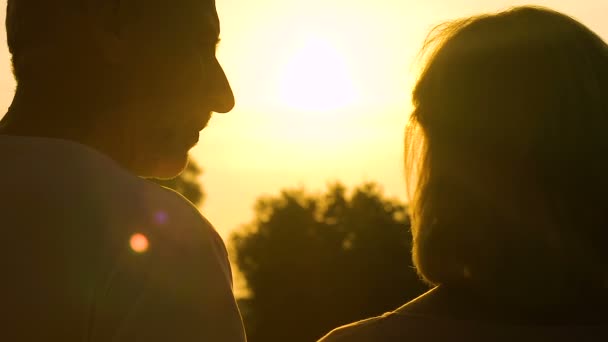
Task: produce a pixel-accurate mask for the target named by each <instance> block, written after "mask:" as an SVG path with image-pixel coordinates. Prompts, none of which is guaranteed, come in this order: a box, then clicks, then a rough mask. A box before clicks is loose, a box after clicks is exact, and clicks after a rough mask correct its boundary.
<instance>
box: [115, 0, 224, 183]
mask: <svg viewBox="0 0 608 342" xmlns="http://www.w3.org/2000/svg"><path fill="white" fill-rule="evenodd" d="M138 30H141V32H135V33H134V34H133V35H132V36H130V37H131V38H133V39H134V40H137V42H134V44H133V47H134V49H133V54H132V56H131V57H133V58H131V59H130V63H129V64H128V65H126V69H128V70H127V74H128V75H129V77H128V80H127V82H128V83H129V84H128V87H127V96H126V98H127V102H128V106H129V113H130V115H132V118H131V120H130V126H131V129H132V130H131V132H132V134H133V136H132V137H131V139H133V140H134V144H133V145H134V151H133V153H134V156H133V161H132V162H133V165H132V168H133V169H134V170H135V171H136V172H137V173H138V174H140V175H143V176H152V177H159V178H167V177H172V176H175V175H176V174H178V173H179V172H181V170H182V169H183V168H184V167H185V165H186V162H187V155H188V151H189V150H190V149H191V148H192V147H193V146H194V145H195V144H196V143H197V142H198V137H199V132H200V131H201V130H202V129H203V128H204V127H205V126H206V125H207V122H208V121H209V120H210V118H211V113H212V112H218V113H226V112H229V111H230V110H231V109H232V108H233V106H234V97H233V94H232V90H231V88H230V85H229V82H228V80H227V78H226V76H225V74H224V71H223V69H222V67H221V66H220V64H219V62H218V60H217V59H216V57H215V50H216V46H217V43H218V41H219V34H220V26H219V19H218V16H217V12H216V9H215V4H214V2H213V1H191V0H183V1H175V2H174V3H172V4H171V5H170V6H168V7H165V8H158V11H152V13H151V14H150V16H149V17H148V18H147V20H145V22H144V25H143V26H142V27H140V28H138Z"/></svg>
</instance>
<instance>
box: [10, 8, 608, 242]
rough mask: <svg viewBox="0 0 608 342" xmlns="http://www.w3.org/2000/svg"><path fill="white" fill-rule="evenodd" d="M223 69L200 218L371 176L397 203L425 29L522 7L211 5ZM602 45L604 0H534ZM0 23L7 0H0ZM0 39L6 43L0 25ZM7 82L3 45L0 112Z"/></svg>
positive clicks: (243, 211)
mask: <svg viewBox="0 0 608 342" xmlns="http://www.w3.org/2000/svg"><path fill="white" fill-rule="evenodd" d="M216 3H217V7H218V12H219V15H220V20H221V24H222V33H221V39H222V42H221V44H220V47H219V50H218V56H219V59H220V62H221V63H222V64H223V66H224V69H225V71H226V73H227V75H228V78H229V80H230V81H231V84H232V87H233V90H234V93H235V97H236V101H237V105H236V107H235V109H234V110H233V111H232V112H230V113H228V114H225V115H216V116H215V117H214V118H213V119H212V121H211V123H210V125H209V127H208V128H207V129H205V130H204V131H203V133H202V135H201V140H200V143H199V146H197V147H196V148H194V149H193V151H192V155H193V157H194V158H195V159H196V160H197V161H198V162H199V164H201V166H202V167H203V168H204V170H205V172H204V175H203V176H202V182H203V185H204V188H205V191H206V193H207V199H206V201H205V204H204V206H203V208H202V211H203V213H204V214H205V215H206V216H207V217H208V218H209V219H210V221H211V222H213V223H214V224H215V226H216V228H217V229H218V231H219V232H220V233H221V234H222V236H224V237H227V236H228V234H229V232H230V231H231V230H232V229H234V228H236V227H238V226H239V225H241V224H243V223H246V222H248V221H250V220H251V219H252V218H253V209H252V208H253V204H254V202H255V199H256V198H257V197H258V196H260V195H262V194H276V193H278V191H279V190H280V189H282V188H285V187H298V186H304V187H306V188H308V189H310V190H312V191H321V190H323V189H324V187H325V184H326V183H327V182H328V181H333V180H340V181H342V182H344V183H346V184H347V185H356V184H359V183H361V182H363V181H377V182H379V183H380V184H381V185H382V186H383V187H384V189H385V192H386V193H387V194H388V195H390V196H394V197H398V198H401V199H405V184H404V181H403V176H402V169H403V168H402V147H403V146H402V144H403V143H402V140H403V131H404V125H405V123H406V120H407V115H408V112H409V110H410V92H411V87H412V84H413V82H414V80H415V76H416V65H415V61H416V60H415V57H416V54H417V52H418V50H419V48H420V47H421V45H422V42H423V40H424V38H425V36H426V34H427V32H428V30H429V29H430V28H431V27H433V26H434V25H436V24H439V23H441V22H443V21H445V20H449V19H455V18H458V17H462V16H467V15H472V14H478V13H482V12H492V11H497V10H501V9H506V8H508V7H510V6H514V5H522V4H530V2H528V1H509V0H424V1H421V0H216ZM533 4H537V5H543V6H548V7H551V8H553V9H556V10H558V11H562V12H565V13H567V14H569V15H572V16H573V17H575V18H577V19H578V20H580V21H582V22H583V23H584V24H586V25H587V26H589V27H590V28H591V29H593V30H595V31H596V32H597V33H598V34H599V35H600V36H602V37H603V38H604V39H608V22H606V21H605V18H604V17H605V15H606V13H608V1H606V0H539V1H535V2H534V3H533ZM0 5H1V6H2V8H3V10H2V16H1V18H0V19H2V22H4V9H5V8H6V0H0ZM2 31H3V32H2V35H3V36H5V33H4V29H3V28H2ZM13 90H14V81H13V79H12V75H11V73H10V64H9V55H8V52H7V49H6V43H5V39H2V46H1V47H0V108H1V109H0V112H2V113H3V112H4V111H5V108H6V107H7V106H8V105H9V104H10V101H11V98H12V93H13ZM1 115H2V114H0V116H1Z"/></svg>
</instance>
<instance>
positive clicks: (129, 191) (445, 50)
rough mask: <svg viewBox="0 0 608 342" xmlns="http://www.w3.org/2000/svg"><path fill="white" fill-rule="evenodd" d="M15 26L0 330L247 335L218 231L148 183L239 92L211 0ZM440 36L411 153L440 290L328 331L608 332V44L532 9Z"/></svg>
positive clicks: (113, 7) (85, 337)
mask: <svg viewBox="0 0 608 342" xmlns="http://www.w3.org/2000/svg"><path fill="white" fill-rule="evenodd" d="M6 26H7V35H8V44H9V49H10V52H11V54H12V62H13V69H14V75H15V78H16V80H17V89H16V93H15V97H14V100H13V103H12V105H11V107H10V109H9V110H8V113H7V114H6V116H5V117H4V118H3V119H2V121H1V123H0V160H1V161H2V168H1V169H0V170H1V171H0V175H2V177H1V178H0V188H1V189H2V195H1V196H0V202H1V203H0V218H1V220H2V221H0V222H2V223H1V226H2V228H3V229H2V230H3V233H2V239H3V242H4V247H3V249H2V250H1V252H0V253H2V254H1V259H2V265H3V268H2V269H3V272H4V276H3V280H2V282H1V283H2V285H1V286H2V293H3V300H2V304H3V312H4V315H3V319H2V324H3V326H2V329H0V340H2V341H66V342H67V341H220V342H224V341H226V342H231V341H245V339H246V338H245V332H244V329H243V325H242V322H241V317H240V314H239V311H238V308H237V306H236V303H235V300H234V297H233V294H232V274H231V270H230V265H229V263H228V258H227V253H226V249H225V247H224V243H223V242H222V240H221V239H220V238H219V236H218V234H217V233H216V232H215V230H214V229H213V227H212V226H211V224H210V223H209V222H207V221H206V220H205V219H204V218H203V217H202V216H201V215H200V213H199V212H198V210H197V209H196V208H195V207H194V206H192V205H191V204H190V203H188V202H187V201H186V200H185V199H184V198H182V197H181V196H179V195H178V194H176V193H174V192H172V191H171V190H168V189H165V188H161V187H159V186H157V185H155V184H153V183H151V182H148V181H146V180H144V179H143V178H140V177H138V176H146V177H157V178H162V177H165V178H166V177H172V176H175V175H177V174H179V172H181V170H182V169H183V167H184V165H185V164H186V163H187V156H188V151H189V150H190V148H192V147H193V146H194V145H195V144H196V142H197V140H198V139H197V137H198V133H199V131H200V130H202V129H203V128H204V127H205V125H206V124H207V122H208V121H209V119H210V118H211V113H212V112H220V113H223V112H228V111H230V110H231V109H232V107H233V105H234V99H233V95H232V92H231V89H230V86H229V84H228V81H227V79H226V77H225V75H224V72H223V70H222V68H221V67H220V65H219V63H218V61H217V59H216V58H215V46H216V44H217V41H218V36H219V33H220V26H219V21H218V17H217V14H216V10H215V3H214V1H213V0H172V1H168V0H148V1H144V0H123V1H119V0H106V1H102V0H82V1H68V0H58V1H48V0H8V8H7V21H6ZM425 50H426V51H427V52H428V54H427V55H428V61H427V62H426V67H425V68H424V71H423V73H422V75H421V77H420V79H419V81H418V84H417V85H416V88H415V90H414V97H413V99H414V104H415V110H414V112H413V113H412V115H411V117H410V123H409V125H408V130H407V137H406V141H407V143H406V162H407V165H408V167H407V178H408V183H409V184H410V190H411V195H412V196H411V198H412V202H411V215H412V222H413V226H412V232H413V237H414V247H413V248H414V249H413V255H414V262H415V264H416V267H417V269H418V272H419V273H420V275H421V277H422V278H423V279H424V280H426V281H427V282H428V283H429V285H430V286H431V287H433V289H432V290H430V291H429V292H428V293H426V294H425V295H423V296H421V297H420V298H418V299H416V300H414V301H412V302H410V303H407V304H406V305H404V306H402V307H401V308H399V309H397V310H395V311H394V312H390V313H387V314H385V315H383V316H381V317H376V318H371V319H368V320H365V321H362V322H358V323H354V324H352V325H349V326H346V327H342V328H339V329H336V330H335V331H333V332H332V333H330V334H329V335H328V336H326V337H325V338H323V339H322V341H324V342H333V341H410V340H412V341H416V340H420V341H444V340H454V341H496V340H509V341H510V340H520V341H525V340H547V341H549V340H551V341H553V340H569V341H570V340H579V341H580V340H585V339H586V340H591V339H597V340H603V339H604V338H606V332H605V331H603V330H604V329H603V327H605V324H606V319H607V315H606V309H605V304H606V298H605V297H606V291H607V285H608V281H607V280H608V277H607V273H608V263H607V262H608V256H607V249H606V248H605V247H606V238H607V234H608V226H607V225H606V223H605V221H606V218H605V215H606V213H608V200H606V198H605V196H606V193H608V180H607V179H608V178H607V175H608V162H607V161H605V157H606V155H607V154H608V139H607V138H606V129H607V127H608V96H607V95H608V94H607V92H608V46H607V45H606V44H605V43H604V42H603V41H602V40H601V39H600V38H599V37H598V36H597V35H595V34H594V33H593V32H591V31H590V30H589V29H587V28H586V27H585V26H583V25H581V24H580V23H578V22H576V21H575V20H573V19H571V18H569V17H567V16H565V15H562V14H559V13H556V12H552V11H550V10H546V9H539V8H530V7H526V8H516V9H513V10H510V11H506V12H502V13H499V14H496V15H486V16H480V17H473V18H467V19H463V20H459V21H456V22H451V23H449V24H445V25H442V26H440V27H438V28H436V29H435V30H434V31H433V34H432V35H431V37H430V38H429V39H428V41H427V44H426V47H425ZM404 115H405V114H404ZM404 229H405V228H404ZM277 258H280V256H277ZM404 267H405V266H404ZM277 286H281V285H280V284H277ZM378 295H381V294H378ZM396 304H397V303H396ZM286 314H289V315H296V316H297V315H298V312H297V308H293V309H290V311H289V312H286ZM302 324H303V325H304V324H306V317H302ZM293 333H294V336H297V334H298V332H297V331H294V332H293Z"/></svg>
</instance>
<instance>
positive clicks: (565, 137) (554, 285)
mask: <svg viewBox="0 0 608 342" xmlns="http://www.w3.org/2000/svg"><path fill="white" fill-rule="evenodd" d="M423 51H424V52H426V53H427V55H428V56H430V57H429V58H428V61H427V62H426V63H425V67H424V68H423V71H422V73H421V76H420V77H419V80H418V82H417V84H416V86H415V90H414V92H413V103H414V111H413V113H412V114H411V116H410V121H409V123H408V128H407V134H406V156H405V157H406V176H407V179H408V184H409V188H410V189H413V192H412V193H411V196H410V199H411V201H412V203H411V206H410V210H411V215H412V233H413V237H414V244H413V259H414V263H415V265H416V267H417V269H418V272H419V274H420V275H421V276H422V278H423V279H424V280H426V281H427V282H429V283H431V284H449V285H454V286H464V287H467V288H471V287H473V288H476V289H480V291H483V289H485V290H487V291H489V292H493V293H498V292H500V293H501V294H502V295H504V296H505V298H507V297H509V296H522V295H523V294H524V293H527V295H528V296H530V297H536V298H534V300H537V301H543V300H546V301H559V300H561V299H559V298H560V297H564V298H565V297H568V296H569V295H572V296H576V294H575V292H577V291H580V290H581V287H584V288H588V289H592V288H594V289H605V287H604V286H606V285H605V281H606V275H607V266H608V263H607V259H608V256H607V249H606V246H607V245H608V244H607V242H608V241H607V236H608V235H607V234H608V227H607V224H606V223H605V222H606V220H607V216H606V215H608V200H607V199H606V196H607V194H608V162H607V161H606V160H605V159H606V157H607V156H608V138H606V131H607V130H608V46H607V45H606V43H605V42H603V41H602V39H600V38H599V37H598V36H597V35H596V34H595V33H593V32H592V31H591V30H589V29H588V28H587V27H585V26H584V25H582V24H580V23H579V22H577V21H576V20H574V19H572V18H571V17H568V16H566V15H564V14H561V13H558V12H555V11H552V10H549V9H544V8H540V7H528V6H527V7H516V8H513V9H510V10H507V11H504V12H500V13H497V14H491V15H481V16H476V17H471V18H466V19H461V20H458V21H454V22H449V23H446V24H443V25H440V26H438V27H436V28H435V29H434V30H433V31H432V32H431V35H430V36H429V38H427V41H426V43H425V47H424V49H423ZM429 51H430V53H428V52H429Z"/></svg>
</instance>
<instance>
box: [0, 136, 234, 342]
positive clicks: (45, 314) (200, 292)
mask: <svg viewBox="0 0 608 342" xmlns="http://www.w3.org/2000/svg"><path fill="white" fill-rule="evenodd" d="M0 189H1V194H0V227H1V229H2V232H1V235H0V236H1V238H2V242H3V245H4V247H3V248H2V249H1V250H0V260H1V261H0V265H1V270H2V272H3V274H2V279H1V281H0V284H1V285H0V288H1V290H2V291H1V292H2V301H1V302H2V309H1V312H2V317H0V322H2V323H0V340H1V341H63V342H71V341H91V342H97V341H99V342H102V341H103V342H109V341H125V342H127V341H128V342H135V341H147V342H150V341H222V342H232V341H235V342H241V341H245V340H246V339H245V333H244V329H243V324H242V321H241V316H240V314H239V311H238V308H237V305H236V302H235V300H234V296H233V293H232V274H231V271H230V265H229V263H228V258H227V253H226V249H225V246H224V243H223V242H222V240H221V238H220V237H219V235H218V234H217V232H216V231H215V230H214V229H213V227H212V226H211V224H209V222H208V221H207V220H205V219H204V218H203V217H202V216H201V215H200V213H199V212H198V210H197V209H196V208H195V207H194V206H192V205H191V204H190V203H189V202H188V201H187V200H185V199H184V198H183V197H181V196H180V195H179V194H177V193H176V192H174V191H172V190H169V189H165V188H162V187H160V186H158V185H156V184H154V183H151V182H149V181H146V180H144V179H141V178H139V177H136V176H134V175H132V174H130V173H129V172H127V171H126V170H124V169H122V168H121V167H120V166H119V165H118V164H117V163H115V162H114V161H113V160H111V159H110V158H107V157H106V156H104V155H102V154H100V153H98V152H96V151H94V150H92V149H90V148H88V147H85V146H83V145H80V144H76V143H72V142H68V141H63V140H57V139H46V138H32V137H12V136H3V135H0ZM136 250H137V251H139V252H137V251H136Z"/></svg>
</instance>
